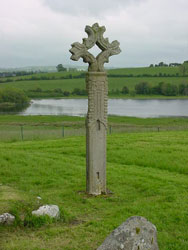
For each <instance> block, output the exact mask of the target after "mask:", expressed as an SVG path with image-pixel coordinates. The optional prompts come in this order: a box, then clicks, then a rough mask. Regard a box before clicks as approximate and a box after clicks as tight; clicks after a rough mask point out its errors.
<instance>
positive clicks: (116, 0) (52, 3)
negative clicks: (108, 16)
mask: <svg viewBox="0 0 188 250" xmlns="http://www.w3.org/2000/svg"><path fill="white" fill-rule="evenodd" d="M144 1H147V0H95V1H90V0H79V1H77V2H76V3H75V0H68V1H64V0H63V1H62V0H43V4H45V5H47V6H48V7H49V8H50V9H51V10H53V11H56V12H62V13H64V14H69V15H75V14H77V15H82V16H87V15H90V16H101V15H102V14H104V13H106V12H115V11H117V10H121V9H122V8H125V7H126V6H129V5H130V4H135V3H136V4H138V3H140V2H144Z"/></svg>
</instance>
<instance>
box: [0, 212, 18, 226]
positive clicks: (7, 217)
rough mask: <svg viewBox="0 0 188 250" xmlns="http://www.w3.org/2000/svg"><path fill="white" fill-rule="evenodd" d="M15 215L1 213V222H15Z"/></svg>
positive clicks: (8, 223)
mask: <svg viewBox="0 0 188 250" xmlns="http://www.w3.org/2000/svg"><path fill="white" fill-rule="evenodd" d="M14 220H15V216H13V215H12V214H9V213H4V214H1V215H0V224H7V225H10V224H12V223H13V222H14Z"/></svg>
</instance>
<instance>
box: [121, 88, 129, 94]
mask: <svg viewBox="0 0 188 250" xmlns="http://www.w3.org/2000/svg"><path fill="white" fill-rule="evenodd" d="M121 93H122V94H125V95H127V94H129V89H128V87H127V86H124V87H123V88H122V90H121Z"/></svg>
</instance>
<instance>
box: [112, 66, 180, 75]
mask: <svg viewBox="0 0 188 250" xmlns="http://www.w3.org/2000/svg"><path fill="white" fill-rule="evenodd" d="M177 73H179V74H180V71H179V67H139V68H120V69H111V70H108V74H109V75H111V74H115V75H117V74H118V75H130V74H131V75H133V76H137V75H143V74H149V75H159V74H166V75H168V74H169V75H176V74H177Z"/></svg>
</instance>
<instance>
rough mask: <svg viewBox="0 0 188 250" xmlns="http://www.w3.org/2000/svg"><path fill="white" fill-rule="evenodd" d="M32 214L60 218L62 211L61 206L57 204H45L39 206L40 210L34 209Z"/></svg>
mask: <svg viewBox="0 0 188 250" xmlns="http://www.w3.org/2000/svg"><path fill="white" fill-rule="evenodd" d="M32 214H33V215H36V216H41V215H48V216H49V217H52V218H56V219H58V218H59V216H60V211H59V207H58V206H56V205H44V206H41V207H39V209H38V210H34V211H33V212H32Z"/></svg>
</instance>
